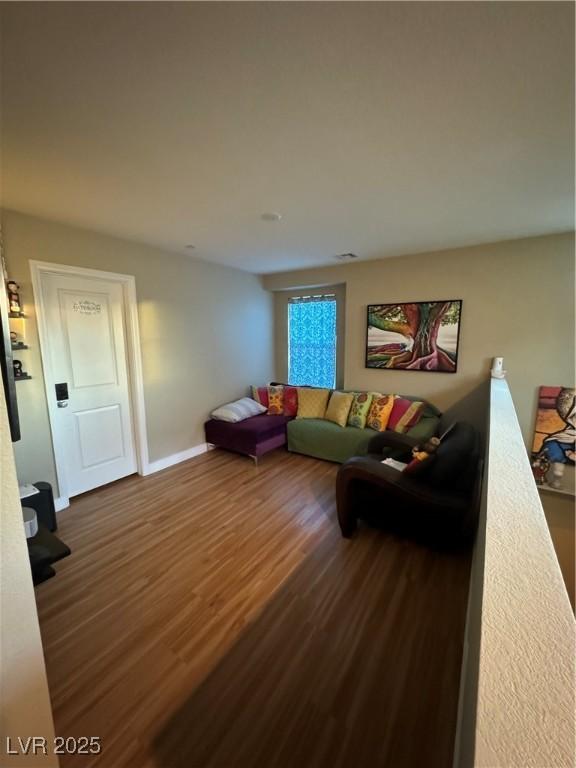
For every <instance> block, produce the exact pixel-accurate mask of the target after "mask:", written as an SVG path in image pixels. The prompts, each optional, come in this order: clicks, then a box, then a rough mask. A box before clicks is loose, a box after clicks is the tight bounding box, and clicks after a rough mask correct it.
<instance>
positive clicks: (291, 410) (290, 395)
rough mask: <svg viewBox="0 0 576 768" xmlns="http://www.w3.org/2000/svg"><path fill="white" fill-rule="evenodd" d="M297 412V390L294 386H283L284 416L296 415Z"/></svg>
mask: <svg viewBox="0 0 576 768" xmlns="http://www.w3.org/2000/svg"><path fill="white" fill-rule="evenodd" d="M297 413H298V390H297V389H296V387H284V416H296V414H297Z"/></svg>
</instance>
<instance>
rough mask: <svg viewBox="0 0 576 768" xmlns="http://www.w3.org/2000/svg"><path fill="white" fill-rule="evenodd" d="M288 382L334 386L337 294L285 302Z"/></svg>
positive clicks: (298, 384) (315, 385)
mask: <svg viewBox="0 0 576 768" xmlns="http://www.w3.org/2000/svg"><path fill="white" fill-rule="evenodd" d="M288 382H289V383H290V384H294V385H296V386H314V387H329V388H330V389H333V388H334V387H335V386H336V297H335V296H331V297H326V296H323V297H313V298H310V299H291V300H290V301H289V303H288Z"/></svg>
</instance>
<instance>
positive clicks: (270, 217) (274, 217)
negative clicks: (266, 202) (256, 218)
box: [260, 211, 282, 221]
mask: <svg viewBox="0 0 576 768" xmlns="http://www.w3.org/2000/svg"><path fill="white" fill-rule="evenodd" d="M260 218H261V219H262V221H280V219H281V218H282V214H281V213H275V212H274V211H271V212H269V213H263V214H262V216H261V217H260Z"/></svg>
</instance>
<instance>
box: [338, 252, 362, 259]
mask: <svg viewBox="0 0 576 768" xmlns="http://www.w3.org/2000/svg"><path fill="white" fill-rule="evenodd" d="M334 258H335V259H336V260H337V261H352V260H353V259H357V258H358V254H357V253H339V254H338V255H337V256H334Z"/></svg>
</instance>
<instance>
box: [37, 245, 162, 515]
mask: <svg viewBox="0 0 576 768" xmlns="http://www.w3.org/2000/svg"><path fill="white" fill-rule="evenodd" d="M30 273H31V275H32V290H33V292H34V305H35V308H36V319H37V326H38V339H39V342H40V355H41V358H42V368H43V373H44V391H45V393H46V402H47V405H48V416H49V419H50V438H51V440H52V449H53V451H54V463H55V466H56V477H57V479H58V492H59V498H58V502H59V503H58V507H59V508H60V509H64V508H65V507H67V506H68V505H69V504H70V497H69V495H68V488H69V486H68V479H67V477H66V461H65V457H64V452H63V450H62V447H61V446H60V445H58V444H57V442H58V441H56V440H55V439H54V425H55V424H56V423H57V422H56V418H57V415H56V414H57V411H56V401H55V400H54V383H55V379H54V375H53V372H52V366H51V362H50V355H49V354H48V349H49V341H48V339H49V333H48V325H47V320H46V308H45V306H44V298H43V295H42V276H43V275H47V274H52V275H54V274H56V275H63V276H68V277H69V276H70V275H77V276H78V277H88V278H94V279H98V280H107V281H108V282H114V283H118V284H120V285H121V287H122V296H123V299H124V308H123V310H124V323H125V328H126V339H125V341H126V363H127V370H128V394H129V397H130V405H131V410H132V430H133V435H134V448H135V450H136V466H137V469H138V474H139V475H147V474H149V465H150V461H149V455H148V437H147V434H146V408H145V403H144V377H143V373H142V353H141V349H140V327H139V322H138V302H137V299H136V278H135V277H134V275H122V274H119V273H117V272H104V271H102V270H100V269H88V268H86V267H72V266H68V265H66V264H53V263H50V262H48V261H37V260H35V259H30Z"/></svg>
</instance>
